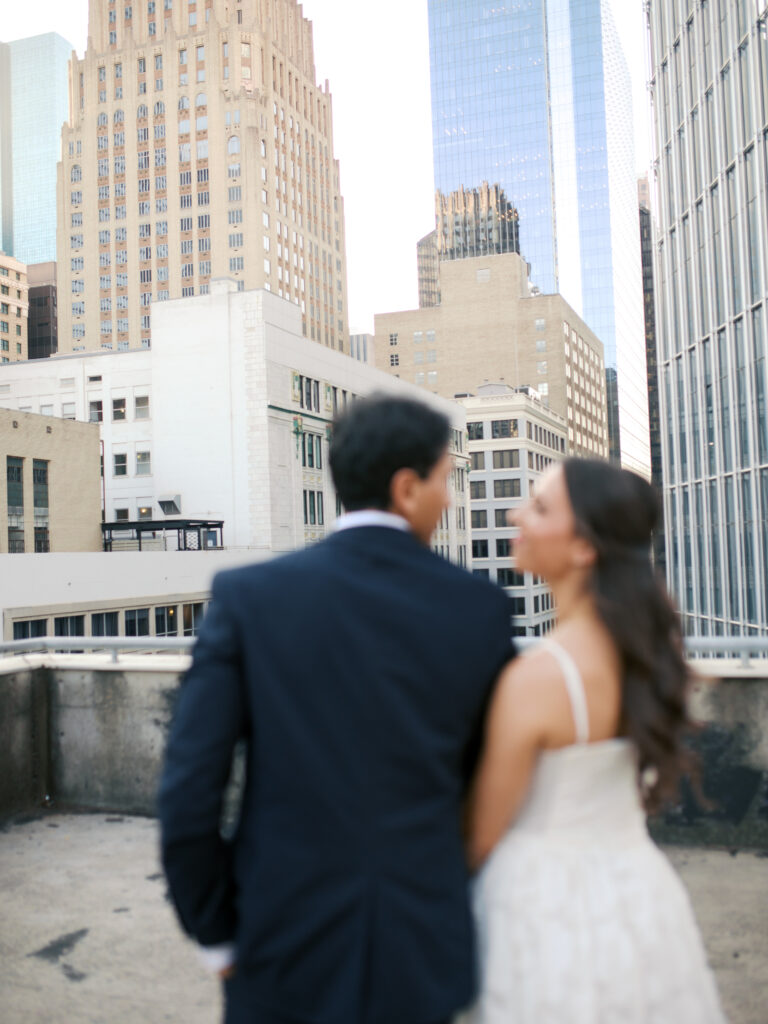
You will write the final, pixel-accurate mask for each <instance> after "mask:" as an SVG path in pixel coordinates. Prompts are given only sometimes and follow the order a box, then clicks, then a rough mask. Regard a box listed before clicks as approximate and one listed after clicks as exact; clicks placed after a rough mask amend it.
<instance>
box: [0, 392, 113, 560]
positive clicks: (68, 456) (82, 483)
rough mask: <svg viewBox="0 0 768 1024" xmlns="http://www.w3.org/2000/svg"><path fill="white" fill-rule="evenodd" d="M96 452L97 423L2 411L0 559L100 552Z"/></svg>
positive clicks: (99, 483) (0, 418)
mask: <svg viewBox="0 0 768 1024" xmlns="http://www.w3.org/2000/svg"><path fill="white" fill-rule="evenodd" d="M0 380H2V377H1V376H0ZM100 451H101V449H100V442H99V427H98V424H96V423H77V422H75V421H74V420H61V419H54V418H53V417H52V416H39V415H37V414H35V413H27V412H15V411H13V410H10V409H0V465H2V467H3V475H4V477H5V480H4V482H2V483H1V484H0V555H7V554H21V553H22V552H35V551H37V552H44V551H100V550H101V547H102V545H101V476H100V468H99V467H100Z"/></svg>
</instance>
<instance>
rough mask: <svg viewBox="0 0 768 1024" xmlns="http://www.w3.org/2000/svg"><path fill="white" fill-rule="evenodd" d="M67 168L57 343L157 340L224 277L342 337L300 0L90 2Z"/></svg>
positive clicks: (113, 345) (326, 143) (338, 221)
mask: <svg viewBox="0 0 768 1024" xmlns="http://www.w3.org/2000/svg"><path fill="white" fill-rule="evenodd" d="M88 35H89V45H88V49H87V50H86V53H85V56H84V58H83V59H82V60H79V59H74V58H73V61H72V64H71V70H70V88H71V95H72V104H71V106H72V114H71V118H70V120H69V122H68V123H67V124H66V125H65V127H64V129H63V132H62V162H61V164H60V168H59V197H60V202H59V248H58V252H59V259H58V263H59V267H58V277H59V296H60V297H61V299H62V301H61V304H60V306H59V351H61V352H66V351H86V350H87V351H93V350H96V349H100V348H104V349H106V350H110V349H111V350H113V351H121V350H125V349H130V348H139V347H145V348H147V347H149V346H150V345H151V338H152V317H153V313H152V307H153V304H157V303H162V302H164V301H167V300H168V299H177V298H183V297H190V296H193V295H195V296H196V295H204V294H205V293H206V292H207V291H208V290H209V287H210V282H211V280H212V278H215V277H224V276H230V277H232V278H233V279H234V280H235V281H236V282H237V286H238V287H239V288H241V289H244V290H251V289H254V288H262V287H263V288H266V289H267V290H270V291H272V292H273V293H274V294H276V295H278V296H279V297H281V298H286V299H288V300H289V301H290V302H293V303H294V304H295V305H296V306H297V307H298V308H299V310H300V312H301V321H302V330H303V333H304V334H305V336H306V337H308V338H310V339H311V340H313V341H318V342H321V343H322V344H323V345H326V346H328V347H330V348H335V349H338V350H339V351H345V352H346V351H348V331H347V300H346V262H345V259H346V258H345V242H344V204H343V200H342V197H341V193H340V189H339V167H338V163H337V161H336V160H335V158H334V155H333V122H332V107H331V96H330V93H329V91H328V84H327V82H326V83H325V85H324V86H322V87H318V86H317V85H316V84H315V66H314V58H313V49H312V26H311V24H310V22H308V21H307V20H306V19H305V18H303V16H302V13H301V6H300V5H299V4H297V3H296V0H243V2H242V3H238V4H237V5H235V4H230V3H229V2H228V0H198V2H197V3H196V4H195V3H190V4H186V3H180V2H178V0H177V2H176V3H172V2H171V0H166V2H165V3H164V4H161V3H159V0H158V2H157V4H156V3H155V2H154V0H151V2H149V3H147V4H134V5H127V6H122V7H119V8H118V7H117V6H116V5H114V4H107V3H103V2H98V0H91V3H90V8H89V30H88Z"/></svg>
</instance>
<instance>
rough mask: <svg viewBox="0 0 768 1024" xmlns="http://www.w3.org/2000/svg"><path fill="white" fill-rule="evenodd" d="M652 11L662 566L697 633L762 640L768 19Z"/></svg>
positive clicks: (743, 9)
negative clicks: (755, 636)
mask: <svg viewBox="0 0 768 1024" xmlns="http://www.w3.org/2000/svg"><path fill="white" fill-rule="evenodd" d="M758 8H761V9H762V11H763V13H762V14H761V15H760V16H758V14H757V10H758ZM648 19H649V26H650V40H651V55H652V72H653V79H652V95H653V106H654V135H655V147H656V188H657V203H656V211H655V212H656V220H657V225H658V238H657V249H656V284H657V299H656V311H657V317H656V334H657V339H658V358H659V376H660V389H661V393H660V398H661V424H662V430H661V441H662V455H663V466H664V504H665V522H666V537H667V575H668V580H669V583H670V585H671V588H672V589H673V591H674V592H675V594H676V596H677V599H678V601H679V602H680V604H681V607H682V610H683V614H684V618H685V624H686V628H687V631H688V632H689V633H696V634H704V635H706V634H712V635H740V634H750V633H753V634H754V633H760V634H766V633H768V625H767V624H768V409H767V408H766V388H767V387H768V383H767V381H766V362H767V361H768V336H767V334H766V330H767V319H768V318H767V315H766V308H765V307H766V287H767V285H768V277H767V271H768V268H767V267H766V256H767V255H768V231H766V206H767V197H766V157H767V153H768V151H767V150H766V130H767V129H768V48H767V46H766V37H767V35H768V14H767V13H766V11H765V4H762V3H761V4H756V3H747V2H745V0H719V3H714V2H709V3H697V4H694V3H692V2H690V3H677V4H670V3H667V2H666V0H664V2H661V0H651V2H650V3H649V4H648Z"/></svg>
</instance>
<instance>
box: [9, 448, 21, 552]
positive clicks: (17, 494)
mask: <svg viewBox="0 0 768 1024" xmlns="http://www.w3.org/2000/svg"><path fill="white" fill-rule="evenodd" d="M5 464H6V486H7V500H8V553H9V554H11V555H15V554H21V553H23V551H24V474H23V467H24V460H23V459H21V458H18V457H17V456H14V455H8V456H7V457H6V462H5Z"/></svg>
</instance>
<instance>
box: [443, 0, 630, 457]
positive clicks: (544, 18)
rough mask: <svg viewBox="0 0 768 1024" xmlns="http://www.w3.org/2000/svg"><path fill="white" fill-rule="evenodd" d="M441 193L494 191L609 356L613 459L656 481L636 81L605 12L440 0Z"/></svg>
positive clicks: (536, 274)
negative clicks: (652, 457)
mask: <svg viewBox="0 0 768 1024" xmlns="http://www.w3.org/2000/svg"><path fill="white" fill-rule="evenodd" d="M429 35H430V63H431V77H432V137H433V149H434V159H435V188H436V189H437V190H439V191H440V192H442V193H444V194H450V193H452V192H455V191H456V190H458V189H460V188H462V187H464V188H466V189H474V188H477V187H478V186H479V185H480V184H481V182H483V181H487V182H489V183H491V184H492V185H494V184H497V185H499V186H500V187H501V188H502V189H503V190H504V192H505V193H506V197H507V199H508V201H509V202H510V203H511V204H512V205H513V206H514V207H515V208H516V209H517V210H518V212H519V215H520V224H519V230H520V252H521V254H522V255H523V257H524V258H525V259H526V260H527V261H528V262H529V263H530V265H531V280H532V282H533V284H534V285H536V286H537V287H538V288H539V289H540V290H541V291H542V292H545V293H556V292H559V293H560V294H561V295H562V296H563V297H564V298H565V299H566V301H567V302H569V303H570V304H571V306H573V308H574V309H575V310H576V311H577V312H578V313H579V314H580V315H581V316H582V317H583V318H584V320H585V321H586V322H587V323H588V324H589V326H590V328H591V329H592V330H593V331H594V332H595V334H596V335H597V336H598V338H600V340H601V341H602V342H603V344H604V345H605V365H606V384H607V392H608V406H609V431H610V437H611V453H612V456H613V457H614V458H616V459H619V458H620V459H621V461H622V462H623V463H624V464H625V465H627V466H628V467H630V468H634V469H637V470H639V471H641V472H644V473H647V474H648V475H650V453H649V437H648V401H647V394H646V390H645V383H644V382H645V335H644V324H643V292H642V272H641V266H640V237H639V227H638V220H637V185H636V175H635V166H634V145H633V136H632V102H631V87H630V80H629V73H628V70H627V66H626V61H625V60H624V56H623V53H622V51H621V47H620V44H619V39H618V35H617V33H616V29H615V26H614V24H613V19H612V15H611V11H610V5H609V3H608V0H531V2H529V3H526V4H511V5H510V4H495V5H494V4H490V5H489V4H488V3H486V2H485V0H429Z"/></svg>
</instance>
